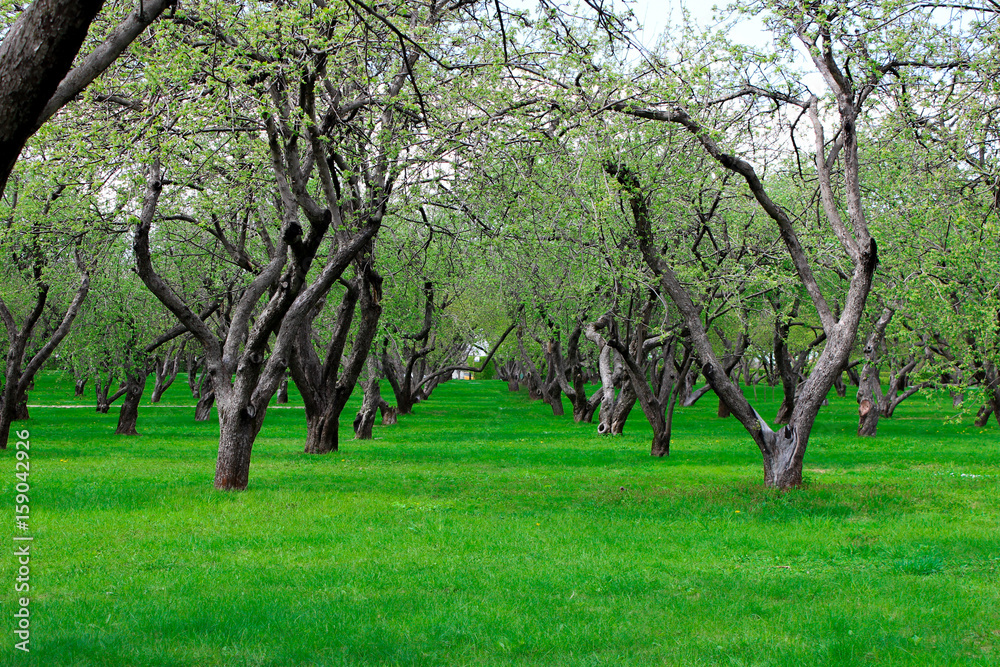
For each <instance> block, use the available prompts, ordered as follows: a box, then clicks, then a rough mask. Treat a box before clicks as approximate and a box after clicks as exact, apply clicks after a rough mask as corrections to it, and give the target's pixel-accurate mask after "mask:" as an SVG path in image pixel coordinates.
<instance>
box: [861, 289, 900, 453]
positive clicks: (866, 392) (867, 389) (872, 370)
mask: <svg viewBox="0 0 1000 667" xmlns="http://www.w3.org/2000/svg"><path fill="white" fill-rule="evenodd" d="M892 315H893V311H892V310H890V309H888V308H885V309H883V311H882V314H881V315H880V316H879V318H878V321H877V322H876V323H875V328H874V329H873V330H872V333H871V335H870V336H869V337H868V342H867V343H865V350H864V352H865V366H864V368H863V369H861V378H860V382H859V383H858V435H861V436H874V435H875V434H876V433H877V432H878V418H879V404H880V402H881V401H882V384H881V382H880V381H879V366H878V358H879V350H880V349H881V348H882V341H883V340H884V338H885V329H886V327H887V326H888V325H889V320H891V319H892Z"/></svg>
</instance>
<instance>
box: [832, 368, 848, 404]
mask: <svg viewBox="0 0 1000 667" xmlns="http://www.w3.org/2000/svg"><path fill="white" fill-rule="evenodd" d="M833 388H834V390H835V391H836V392H837V396H839V397H840V398H844V397H846V396H847V385H846V384H844V374H843V373H841V374H840V375H838V376H837V379H835V380H834V381H833Z"/></svg>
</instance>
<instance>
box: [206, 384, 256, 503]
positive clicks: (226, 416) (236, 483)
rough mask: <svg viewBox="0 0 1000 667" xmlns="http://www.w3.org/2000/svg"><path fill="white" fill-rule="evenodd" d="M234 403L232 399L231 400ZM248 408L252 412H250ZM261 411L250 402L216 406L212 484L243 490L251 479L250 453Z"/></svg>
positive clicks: (217, 486) (225, 489)
mask: <svg viewBox="0 0 1000 667" xmlns="http://www.w3.org/2000/svg"><path fill="white" fill-rule="evenodd" d="M234 403H235V402H234ZM249 412H254V413H255V414H253V415H251V414H249ZM263 413H264V411H263V410H261V411H260V412H259V413H258V412H256V411H255V410H253V408H252V407H250V406H240V405H232V406H225V407H223V406H222V405H220V406H219V458H218V460H217V461H216V464H215V488H216V489H219V490H220V491H243V490H244V489H246V488H247V483H248V482H249V480H250V454H251V451H252V450H253V443H254V440H255V439H256V438H257V434H258V433H259V432H260V427H261V425H262V424H263V423H264V414H263Z"/></svg>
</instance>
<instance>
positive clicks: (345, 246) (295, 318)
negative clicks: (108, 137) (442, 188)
mask: <svg viewBox="0 0 1000 667" xmlns="http://www.w3.org/2000/svg"><path fill="white" fill-rule="evenodd" d="M268 130H269V135H270V137H271V149H272V155H273V157H274V163H275V170H276V175H277V176H278V179H277V180H278V185H279V189H280V190H281V195H282V202H283V205H284V212H285V218H284V223H283V230H284V231H283V233H282V235H281V239H282V240H281V242H280V244H278V245H277V246H275V247H274V254H273V256H272V257H271V261H270V262H269V263H268V265H267V266H266V267H264V268H262V269H261V270H260V272H259V273H257V274H256V276H255V277H254V279H253V280H252V281H251V282H250V284H249V285H248V286H247V287H245V288H244V290H243V292H242V294H241V295H240V296H239V297H238V299H237V300H236V301H237V305H236V306H235V308H234V310H233V314H232V317H231V321H230V323H229V326H228V328H227V330H226V332H225V335H224V337H222V338H220V337H219V336H217V335H216V334H215V333H213V331H212V330H211V329H210V328H209V327H208V325H207V324H206V322H205V321H204V320H203V319H202V318H200V317H199V316H198V314H197V313H195V312H194V311H193V310H192V309H191V308H190V307H189V306H188V305H187V304H186V303H185V302H184V301H183V300H182V299H181V298H180V297H179V296H178V295H177V293H176V292H174V291H173V289H172V288H171V287H170V286H169V285H168V284H167V283H166V282H165V281H164V280H163V278H162V277H161V276H160V275H159V274H158V273H157V272H156V270H155V269H154V268H153V265H152V256H151V252H150V242H149V230H150V227H151V225H152V222H153V217H154V214H155V212H156V207H157V203H158V201H159V196H160V191H161V189H162V185H163V184H162V182H161V180H160V166H159V163H158V161H154V163H153V165H152V168H151V169H150V174H149V180H148V186H147V191H146V196H145V198H144V200H143V207H142V214H141V215H140V217H139V221H138V224H137V225H136V229H135V236H134V243H133V250H134V254H135V257H136V267H137V272H138V274H139V277H140V278H141V279H142V281H143V282H144V283H145V285H146V287H147V288H149V289H150V291H151V292H153V294H154V295H155V296H156V297H157V298H158V299H159V300H160V301H161V303H163V304H164V305H165V306H166V307H167V308H168V309H169V310H170V311H171V312H173V313H174V315H175V316H176V317H177V318H178V320H179V321H180V324H182V325H184V327H186V329H187V330H188V331H189V332H190V333H191V335H192V336H194V338H195V339H197V340H198V342H199V343H201V345H202V347H203V349H204V351H205V366H206V369H207V372H208V376H209V379H210V382H211V388H212V394H214V399H215V401H216V403H217V404H218V411H219V456H218V460H217V465H216V475H215V486H216V488H218V489H220V490H242V489H244V488H246V484H247V480H248V478H249V477H248V475H249V466H250V454H251V451H252V447H253V441H254V439H255V438H256V436H257V433H258V432H259V430H260V426H261V424H262V423H263V419H264V414H265V412H266V410H267V404H268V402H269V401H270V399H271V397H272V396H273V395H274V392H275V391H276V390H277V387H278V384H279V383H280V381H281V378H282V377H283V376H284V373H285V370H286V368H287V365H288V359H289V356H290V355H291V353H292V347H293V346H294V342H295V340H296V338H297V337H298V336H299V334H300V333H301V330H302V328H303V326H304V325H305V322H306V320H307V318H308V316H309V313H310V312H312V311H313V310H314V308H315V306H316V304H317V303H318V302H319V301H320V299H322V298H323V297H324V296H325V294H326V293H327V291H328V290H329V289H330V287H331V285H332V284H333V282H334V281H336V280H337V279H339V278H340V276H341V275H342V274H343V272H344V270H346V269H347V268H348V266H350V264H351V263H352V262H354V261H355V260H356V259H357V257H358V255H359V253H361V252H362V251H363V250H364V249H365V248H366V247H369V245H370V243H371V239H372V237H373V236H374V235H375V233H376V232H377V231H378V229H379V227H380V226H381V221H382V218H383V216H384V214H385V201H386V200H385V199H383V200H382V201H381V202H380V203H379V204H378V205H377V206H376V207H375V208H374V209H370V210H367V211H366V213H364V215H363V219H361V220H359V221H358V231H357V232H356V233H354V234H353V235H350V236H349V238H348V236H347V235H345V237H344V240H343V241H342V242H341V243H340V245H339V247H338V248H337V250H336V251H334V252H331V254H330V256H329V257H328V259H327V261H326V264H325V265H324V266H323V267H321V268H320V270H319V272H318V273H317V274H315V275H314V278H313V280H312V282H308V281H307V276H308V275H309V274H310V268H311V266H312V262H313V259H314V258H315V256H316V253H317V252H318V251H319V249H320V246H321V245H322V241H323V238H324V237H325V235H326V232H327V230H328V229H329V227H330V224H331V223H332V220H333V214H332V213H331V209H330V208H328V209H325V210H322V209H320V210H319V212H318V213H317V212H316V211H315V210H314V208H313V207H315V209H319V207H318V205H317V204H316V203H315V202H312V201H311V200H309V202H311V206H306V205H305V204H306V203H308V202H306V197H307V194H306V193H304V192H300V193H299V195H300V196H296V195H293V194H292V193H291V191H290V189H289V187H288V181H287V180H286V173H284V172H283V171H282V169H283V166H282V165H284V164H285V160H286V159H289V160H293V161H295V160H297V159H298V158H297V154H296V155H293V152H294V151H296V150H297V148H296V147H295V146H294V145H292V144H287V143H286V145H285V150H286V151H287V152H285V153H283V152H282V148H281V145H280V144H281V139H280V138H278V136H277V131H276V130H275V129H274V127H273V125H271V124H269V127H268ZM313 139H314V141H313V149H314V151H315V153H316V154H317V155H323V154H324V153H325V149H324V148H323V147H321V146H320V142H319V139H318V137H314V138H313ZM316 162H319V163H324V164H323V165H322V167H323V168H325V167H326V165H325V158H321V159H319V160H317V161H316ZM291 173H292V175H293V176H295V175H299V176H301V174H300V172H298V171H297V169H292V170H291ZM374 190H376V191H378V192H381V193H388V191H389V188H388V187H384V188H382V189H381V190H379V188H374ZM331 192H332V189H331ZM379 196H380V197H381V196H382V195H381V194H380V195H379ZM347 199H350V198H349V197H348V198H347ZM328 203H329V206H330V207H337V215H338V216H339V219H344V218H347V217H349V216H350V215H351V214H350V213H349V212H348V211H347V210H345V208H346V207H345V205H344V204H343V202H338V201H336V200H333V201H330V202H328ZM349 203H350V206H351V207H353V206H354V205H355V204H356V203H357V205H358V207H359V209H360V203H358V202H356V200H354V199H351V200H350V202H349ZM300 205H303V206H304V209H303V210H305V212H306V217H307V218H308V219H309V222H310V230H309V232H308V233H306V234H304V235H303V233H302V229H301V226H300V225H299V222H298V216H299V206H300ZM359 209H353V208H352V210H359ZM265 294H270V298H269V299H268V300H267V302H266V305H265V306H264V307H263V309H262V310H260V311H259V312H255V311H256V309H257V308H258V302H259V301H260V299H261V298H262V297H263V296H264V295H265ZM254 315H255V317H254V319H253V321H252V327H251V316H254ZM272 337H274V340H273V342H272V340H271V339H272ZM268 349H270V356H269V357H267V356H266V353H267V351H268Z"/></svg>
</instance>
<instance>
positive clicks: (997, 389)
mask: <svg viewBox="0 0 1000 667" xmlns="http://www.w3.org/2000/svg"><path fill="white" fill-rule="evenodd" d="M983 375H984V380H985V383H984V384H985V386H984V391H985V394H986V405H984V406H983V407H982V408H980V409H979V413H978V414H977V415H976V426H978V427H980V428H982V427H984V426H986V424H987V423H988V422H989V419H990V415H991V414H992V415H993V416H995V417H996V420H997V425H998V426H1000V372H998V371H997V367H996V365H995V364H993V362H990V361H987V362H986V363H985V364H984V365H983Z"/></svg>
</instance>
